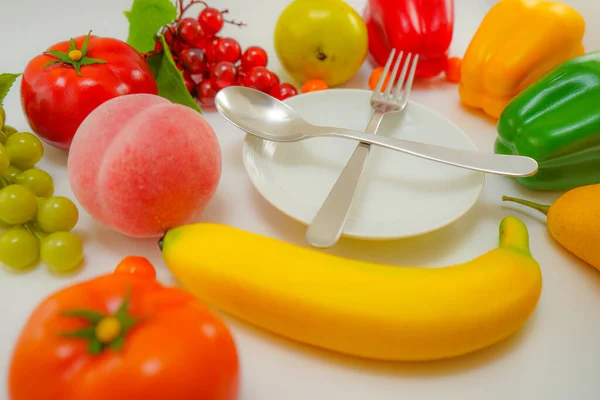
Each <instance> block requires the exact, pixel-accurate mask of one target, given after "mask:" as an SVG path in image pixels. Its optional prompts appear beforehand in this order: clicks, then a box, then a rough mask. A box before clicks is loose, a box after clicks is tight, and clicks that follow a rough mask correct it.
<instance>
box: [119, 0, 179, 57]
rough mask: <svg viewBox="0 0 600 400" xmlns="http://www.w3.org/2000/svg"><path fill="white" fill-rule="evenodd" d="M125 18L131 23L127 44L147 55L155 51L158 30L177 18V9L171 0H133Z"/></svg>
mask: <svg viewBox="0 0 600 400" xmlns="http://www.w3.org/2000/svg"><path fill="white" fill-rule="evenodd" d="M125 16H126V17H127V20H128V21H129V36H128V37H127V43H129V44H130V45H131V46H132V47H133V48H134V49H136V50H137V51H139V52H140V53H147V52H149V51H151V50H153V49H154V36H155V35H156V33H157V32H158V30H159V29H160V28H161V27H162V26H164V25H167V24H169V23H171V22H173V20H175V18H177V9H176V8H175V5H174V4H173V3H172V2H171V1H170V0H133V4H132V6H131V10H130V11H125Z"/></svg>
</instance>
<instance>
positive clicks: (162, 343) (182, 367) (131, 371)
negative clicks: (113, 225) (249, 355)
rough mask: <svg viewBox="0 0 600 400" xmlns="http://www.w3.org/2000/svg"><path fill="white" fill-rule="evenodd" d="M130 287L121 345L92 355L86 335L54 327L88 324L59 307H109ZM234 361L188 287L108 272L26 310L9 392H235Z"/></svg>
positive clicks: (229, 395) (92, 399) (216, 397)
mask: <svg viewBox="0 0 600 400" xmlns="http://www.w3.org/2000/svg"><path fill="white" fill-rule="evenodd" d="M127 291H130V300H129V307H128V313H129V315H131V316H132V317H134V318H138V319H139V321H138V322H137V323H136V324H135V325H134V326H133V328H132V329H131V330H130V331H128V332H127V333H126V335H125V342H124V344H123V347H122V348H121V349H120V350H110V349H106V350H104V351H103V352H102V353H101V354H99V355H91V354H89V352H88V349H87V341H86V340H84V339H80V338H69V337H63V336H61V335H60V333H61V332H65V331H73V330H76V329H81V328H85V327H88V326H89V323H88V322H87V321H85V320H84V319H82V318H74V317H65V316H62V315H61V313H63V312H65V311H70V310H74V309H86V310H91V311H96V312H102V313H106V314H111V313H114V312H115V311H116V308H117V307H118V306H119V305H120V304H121V303H122V302H123V299H124V297H125V295H126V293H127ZM238 385H239V361H238V356H237V350H236V346H235V342H234V340H233V338H232V336H231V334H230V332H229V330H228V328H227V326H226V325H225V324H224V323H223V322H222V321H221V320H220V319H219V318H218V317H217V316H215V315H214V314H213V313H211V312H210V311H209V310H208V309H207V308H206V307H205V306H204V305H203V304H202V303H200V302H199V301H198V300H197V299H196V298H195V297H194V296H193V295H191V294H189V293H188V292H185V291H183V290H181V289H178V288H175V287H166V286H163V285H162V284H160V283H159V282H158V281H156V280H154V279H152V278H150V277H148V276H147V275H146V274H140V275H138V274H136V273H135V271H134V273H133V274H128V273H123V272H120V273H113V274H107V275H104V276H100V277H98V278H95V279H92V280H88V281H85V282H82V283H78V284H75V285H73V286H70V287H66V288H64V289H62V290H60V291H58V292H55V293H53V294H51V295H50V296H49V297H47V298H46V299H45V300H43V301H42V302H41V303H40V304H39V305H38V307H36V309H35V310H34V311H33V312H32V314H31V315H30V317H29V319H28V321H27V324H26V325H25V327H24V328H23V330H22V332H21V334H20V337H19V339H18V341H17V343H16V345H15V347H14V350H13V353H12V358H11V361H10V369H9V379H8V391H9V398H10V399H11V400H47V399H61V400H81V399H86V400H106V399H112V400H131V399H146V400H162V399H211V400H234V399H236V398H237V393H238Z"/></svg>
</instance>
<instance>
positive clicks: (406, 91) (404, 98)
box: [402, 54, 419, 102]
mask: <svg viewBox="0 0 600 400" xmlns="http://www.w3.org/2000/svg"><path fill="white" fill-rule="evenodd" d="M418 61H419V55H418V54H416V55H415V58H413V63H412V65H411V68H410V74H409V75H408V80H407V81H406V89H404V94H403V95H402V102H407V101H408V95H409V94H410V89H411V88H412V84H413V80H414V78H415V70H416V69H417V63H418Z"/></svg>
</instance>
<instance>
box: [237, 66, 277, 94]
mask: <svg viewBox="0 0 600 400" xmlns="http://www.w3.org/2000/svg"><path fill="white" fill-rule="evenodd" d="M274 84H275V81H274V80H273V77H272V76H271V72H270V71H269V70H268V69H266V68H265V67H254V68H252V69H251V70H250V71H248V74H247V75H246V79H244V86H248V87H249V88H252V89H256V90H260V91H261V92H265V93H269V91H270V90H271V88H272V87H273V86H274Z"/></svg>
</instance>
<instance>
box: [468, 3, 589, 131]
mask: <svg viewBox="0 0 600 400" xmlns="http://www.w3.org/2000/svg"><path fill="white" fill-rule="evenodd" d="M584 31H585V21H584V19H583V17H582V16H581V15H580V14H579V13H578V12H577V11H576V10H574V9H573V8H572V7H570V6H568V5H566V4H563V3H558V2H552V1H545V0H501V1H499V2H498V3H497V4H496V5H494V6H493V7H492V8H491V9H490V10H489V12H488V13H487V14H486V16H485V17H484V19H483V21H482V22H481V25H480V26H479V28H478V30H477V32H476V33H475V35H474V36H473V39H472V40H471V43H470V44H469V47H468V48H467V51H466V52H465V55H464V57H463V60H462V65H461V80H460V86H459V95H460V98H461V100H462V102H463V103H464V104H466V105H467V106H470V107H474V108H481V109H483V111H484V112H485V113H486V114H488V115H489V116H491V117H493V118H496V119H497V118H498V117H499V116H500V114H501V113H502V111H503V110H504V108H505V107H506V106H507V105H508V103H509V102H510V101H511V100H512V99H513V98H514V97H515V96H516V95H517V94H519V93H520V92H521V91H522V90H523V89H525V88H526V87H528V86H529V85H531V84H532V83H534V82H535V81H537V80H538V79H539V78H541V77H542V76H543V75H544V74H546V73H547V72H549V71H550V70H552V69H554V67H556V66H558V65H559V64H561V63H563V62H564V61H566V60H568V59H571V58H573V57H576V56H579V55H581V54H583V53H584V52H585V50H584V48H583V44H582V40H583V34H584Z"/></svg>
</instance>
